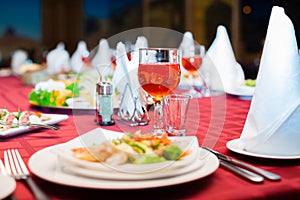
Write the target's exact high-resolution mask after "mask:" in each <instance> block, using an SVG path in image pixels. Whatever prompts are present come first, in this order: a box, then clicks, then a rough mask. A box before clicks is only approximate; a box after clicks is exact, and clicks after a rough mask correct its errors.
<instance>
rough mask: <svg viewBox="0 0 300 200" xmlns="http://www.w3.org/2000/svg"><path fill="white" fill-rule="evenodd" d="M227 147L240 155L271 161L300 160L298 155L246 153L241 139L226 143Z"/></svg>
mask: <svg viewBox="0 0 300 200" xmlns="http://www.w3.org/2000/svg"><path fill="white" fill-rule="evenodd" d="M226 147H227V148H228V149H229V150H231V151H233V152H235V153H239V154H243V155H247V156H253V157H258V158H270V159H282V160H290V159H300V155H296V156H285V155H267V154H259V153H253V152H249V151H246V150H244V149H242V148H241V145H240V139H234V140H231V141H228V142H227V143H226Z"/></svg>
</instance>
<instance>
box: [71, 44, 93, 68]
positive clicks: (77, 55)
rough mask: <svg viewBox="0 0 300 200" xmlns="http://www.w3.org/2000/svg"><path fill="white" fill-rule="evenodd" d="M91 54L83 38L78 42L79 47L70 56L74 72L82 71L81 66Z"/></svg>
mask: <svg viewBox="0 0 300 200" xmlns="http://www.w3.org/2000/svg"><path fill="white" fill-rule="evenodd" d="M88 55H89V51H88V48H87V45H86V42H85V41H83V40H81V41H79V42H78V44H77V48H76V50H75V51H74V53H73V54H72V56H71V58H70V64H71V69H72V71H74V72H77V73H78V72H80V70H81V68H82V67H83V66H84V65H85V62H84V59H85V58H87V57H88Z"/></svg>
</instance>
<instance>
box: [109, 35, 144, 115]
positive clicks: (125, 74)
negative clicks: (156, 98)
mask: <svg viewBox="0 0 300 200" xmlns="http://www.w3.org/2000/svg"><path fill="white" fill-rule="evenodd" d="M143 47H148V41H147V39H146V37H144V36H139V37H138V38H137V40H136V43H135V45H134V51H133V52H132V53H131V60H130V61H129V59H128V56H127V52H126V47H125V44H124V43H122V42H119V43H118V44H117V52H116V65H117V66H116V70H115V72H114V76H113V79H112V82H113V84H114V86H115V87H116V88H117V90H118V91H119V92H120V94H121V96H122V100H121V103H120V110H121V111H122V112H123V113H128V116H129V117H130V118H131V117H134V118H136V119H140V120H141V118H142V116H143V115H144V114H145V112H147V111H146V110H145V108H144V105H145V100H146V99H145V96H146V94H145V92H143V91H141V86H140V84H139V81H138V65H139V51H138V49H139V48H143Z"/></svg>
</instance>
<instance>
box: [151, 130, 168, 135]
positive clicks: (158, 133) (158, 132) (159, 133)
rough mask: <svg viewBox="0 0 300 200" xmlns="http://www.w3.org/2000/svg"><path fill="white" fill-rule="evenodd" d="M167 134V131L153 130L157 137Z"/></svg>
mask: <svg viewBox="0 0 300 200" xmlns="http://www.w3.org/2000/svg"><path fill="white" fill-rule="evenodd" d="M164 133H165V130H164V129H153V130H152V134H153V135H157V136H161V135H162V134H164Z"/></svg>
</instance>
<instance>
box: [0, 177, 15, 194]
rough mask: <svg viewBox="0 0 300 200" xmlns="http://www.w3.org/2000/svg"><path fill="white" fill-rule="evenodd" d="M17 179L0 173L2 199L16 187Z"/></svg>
mask: <svg viewBox="0 0 300 200" xmlns="http://www.w3.org/2000/svg"><path fill="white" fill-rule="evenodd" d="M16 185H17V184H16V181H15V179H13V178H12V177H10V176H4V175H1V174H0V188H1V189H0V199H4V198H6V197H8V196H9V195H10V194H12V193H13V191H14V190H15V189H16Z"/></svg>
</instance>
